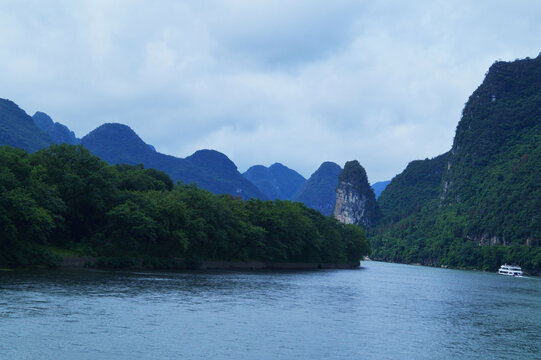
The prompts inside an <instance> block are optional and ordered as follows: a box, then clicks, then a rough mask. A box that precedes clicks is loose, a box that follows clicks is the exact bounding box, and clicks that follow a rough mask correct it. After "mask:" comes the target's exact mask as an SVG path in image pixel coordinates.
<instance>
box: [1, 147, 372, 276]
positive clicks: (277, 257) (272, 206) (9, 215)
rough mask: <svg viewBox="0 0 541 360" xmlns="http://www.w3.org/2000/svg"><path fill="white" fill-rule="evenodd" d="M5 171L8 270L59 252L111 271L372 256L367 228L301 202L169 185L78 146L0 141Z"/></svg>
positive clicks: (53, 259) (50, 259) (49, 259)
mask: <svg viewBox="0 0 541 360" xmlns="http://www.w3.org/2000/svg"><path fill="white" fill-rule="evenodd" d="M0 174H1V175H2V176H0V190H1V193H0V221H1V224H0V248H1V249H2V252H1V253H0V265H3V266H32V265H47V266H55V265H56V264H58V262H59V259H60V258H59V257H58V256H57V255H55V254H59V253H63V252H65V253H71V254H74V253H75V254H80V255H90V256H95V257H97V258H98V265H99V266H106V267H112V268H118V267H130V266H145V267H149V268H170V267H175V266H178V260H177V259H178V258H184V259H185V264H188V265H189V266H193V267H197V264H200V262H201V261H202V260H235V261H244V260H260V261H273V262H299V261H303V262H336V263H339V262H355V261H358V260H359V259H360V257H361V256H362V255H365V254H367V252H368V242H367V239H366V236H365V234H364V232H363V231H362V229H360V228H357V227H352V226H345V227H344V226H343V225H342V224H340V223H338V222H337V221H336V220H334V219H332V218H328V217H325V216H323V215H321V214H320V213H318V212H317V211H315V210H312V209H309V208H307V207H305V206H304V205H302V204H300V203H294V202H290V201H274V202H270V201H261V200H250V201H243V200H240V199H239V198H234V197H232V196H230V195H214V194H212V193H210V192H208V191H205V190H201V189H199V188H197V187H196V186H194V185H183V184H177V185H175V186H173V184H172V182H171V179H170V178H169V177H168V176H167V175H166V174H165V173H163V172H160V171H157V170H154V169H145V168H144V167H143V166H141V165H137V166H132V165H116V166H110V165H107V164H106V163H105V162H103V161H101V160H100V159H99V158H97V157H95V156H93V155H91V154H90V153H89V152H88V150H86V149H85V148H83V147H82V146H72V145H66V144H62V145H51V146H50V147H49V148H46V149H43V150H40V151H38V152H36V153H34V154H31V155H28V154H27V153H26V152H24V151H22V150H17V149H13V148H9V147H0ZM49 249H51V250H54V251H49Z"/></svg>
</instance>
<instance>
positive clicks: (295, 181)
mask: <svg viewBox="0 0 541 360" xmlns="http://www.w3.org/2000/svg"><path fill="white" fill-rule="evenodd" d="M242 175H243V176H244V177H245V178H246V179H248V180H250V181H251V182H252V183H253V184H254V185H255V186H257V187H258V188H259V190H261V192H263V194H265V195H266V196H267V198H269V199H271V200H275V199H280V200H292V199H293V196H294V195H295V193H296V192H297V191H298V190H299V188H300V187H301V186H302V185H303V184H304V183H305V182H306V179H305V178H304V177H303V176H302V175H301V174H299V173H298V172H296V171H295V170H292V169H290V168H288V167H286V166H284V165H282V164H280V163H274V164H272V165H271V166H270V167H268V168H267V167H265V166H263V165H255V166H252V167H250V168H249V169H248V170H247V171H246V172H245V173H244V174H242Z"/></svg>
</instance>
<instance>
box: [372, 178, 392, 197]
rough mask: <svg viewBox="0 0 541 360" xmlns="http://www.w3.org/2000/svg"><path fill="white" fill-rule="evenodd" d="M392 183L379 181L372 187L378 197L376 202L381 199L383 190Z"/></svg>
mask: <svg viewBox="0 0 541 360" xmlns="http://www.w3.org/2000/svg"><path fill="white" fill-rule="evenodd" d="M390 183H391V180H387V181H378V182H376V183H374V184H373V185H372V190H374V195H376V200H377V198H379V196H380V195H381V193H382V192H383V190H385V188H386V187H387V185H389V184H390Z"/></svg>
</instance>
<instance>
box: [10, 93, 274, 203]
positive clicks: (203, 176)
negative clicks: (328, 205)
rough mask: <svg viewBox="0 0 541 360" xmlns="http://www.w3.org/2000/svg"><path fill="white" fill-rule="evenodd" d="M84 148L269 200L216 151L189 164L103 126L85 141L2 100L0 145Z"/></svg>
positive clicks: (117, 127) (123, 129)
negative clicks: (59, 144) (76, 146)
mask: <svg viewBox="0 0 541 360" xmlns="http://www.w3.org/2000/svg"><path fill="white" fill-rule="evenodd" d="M64 142H65V143H68V144H79V143H80V144H81V145H83V146H84V147H86V148H87V149H88V150H90V151H91V152H92V153H93V154H94V155H97V156H99V157H101V158H102V159H103V160H105V161H107V162H108V163H110V164H132V165H135V164H143V165H145V167H147V168H155V169H158V170H161V171H164V172H165V173H167V174H168V175H169V176H170V177H171V178H172V179H173V180H174V181H177V180H179V181H182V182H184V183H186V184H190V183H196V184H197V185H198V186H199V187H200V188H202V189H205V190H208V191H211V192H213V193H216V194H231V195H233V196H239V197H241V198H243V199H250V198H259V199H267V197H266V196H265V195H264V194H263V193H262V192H261V191H260V190H259V189H258V188H257V187H256V186H255V185H254V184H252V183H251V182H250V181H248V180H247V179H246V178H244V177H243V176H242V175H241V174H240V173H239V172H238V170H237V167H236V166H235V164H234V163H233V162H232V161H231V160H229V159H228V158H227V156H225V155H224V154H222V153H220V152H218V151H214V150H200V151H197V152H196V153H194V154H193V155H191V156H188V157H187V158H185V159H182V158H177V157H174V156H170V155H165V154H161V153H158V152H156V151H155V150H154V148H153V147H152V146H151V145H148V144H146V143H145V142H144V141H143V140H141V138H140V137H139V136H138V135H137V134H136V133H135V132H134V131H133V130H132V129H130V128H129V127H128V126H126V125H121V124H104V125H102V126H100V127H98V128H97V129H95V130H94V131H92V132H90V133H89V134H88V135H86V136H84V137H83V138H82V139H80V140H79V139H77V138H76V137H75V134H74V133H73V132H72V131H70V130H69V129H68V128H67V127H66V126H64V125H62V124H60V123H55V122H54V121H53V120H52V119H51V118H50V117H49V116H48V115H47V114H45V113H43V112H36V114H35V115H34V116H33V117H30V116H29V115H28V114H27V113H26V112H25V111H24V110H22V109H20V108H19V107H18V106H17V105H16V104H15V103H14V102H12V101H10V100H6V99H0V144H2V145H10V146H13V147H18V148H23V149H25V150H26V151H28V152H35V151H37V150H39V149H42V148H45V147H47V146H49V145H51V144H53V143H64Z"/></svg>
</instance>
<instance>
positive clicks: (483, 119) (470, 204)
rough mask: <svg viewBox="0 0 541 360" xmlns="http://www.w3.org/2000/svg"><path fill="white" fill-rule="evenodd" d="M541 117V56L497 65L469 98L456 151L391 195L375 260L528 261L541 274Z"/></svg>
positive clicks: (398, 181)
mask: <svg viewBox="0 0 541 360" xmlns="http://www.w3.org/2000/svg"><path fill="white" fill-rule="evenodd" d="M540 116H541V56H540V57H538V58H536V59H526V60H519V61H515V62H512V63H503V62H498V63H495V64H494V65H493V66H492V67H491V68H490V70H489V72H488V74H487V76H486V78H485V81H484V82H483V84H482V85H481V86H480V87H479V88H478V89H477V90H476V91H475V92H474V93H473V94H472V96H471V97H470V99H469V100H468V102H467V104H466V106H465V108H464V111H463V116H462V119H461V121H460V123H459V125H458V127H457V132H456V136H455V139H454V143H453V147H452V149H451V151H450V152H449V153H448V154H445V155H441V156H440V157H438V158H435V159H432V160H425V161H424V162H417V163H415V162H414V163H412V164H410V166H408V168H407V169H406V170H405V171H404V173H402V174H401V175H399V176H397V177H396V178H395V179H393V181H392V182H391V184H390V185H389V186H388V188H387V189H386V190H385V191H384V192H383V193H382V195H381V197H380V201H379V202H380V206H381V209H382V212H383V215H384V221H383V223H382V225H381V226H380V227H379V228H378V229H377V231H376V232H375V234H374V236H373V237H372V247H373V256H374V257H376V258H379V259H384V260H390V261H399V262H408V263H422V264H430V265H448V266H452V267H464V268H478V269H485V270H491V271H494V270H496V269H497V268H498V267H499V265H500V264H502V263H504V262H508V263H518V264H520V265H521V266H522V267H523V268H524V269H526V270H527V271H529V272H532V273H541V247H540V239H541V180H540V179H541V119H540ZM440 166H441V168H439V169H438V167H440ZM408 179H413V181H408ZM436 188H437V189H438V191H435V190H436Z"/></svg>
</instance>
